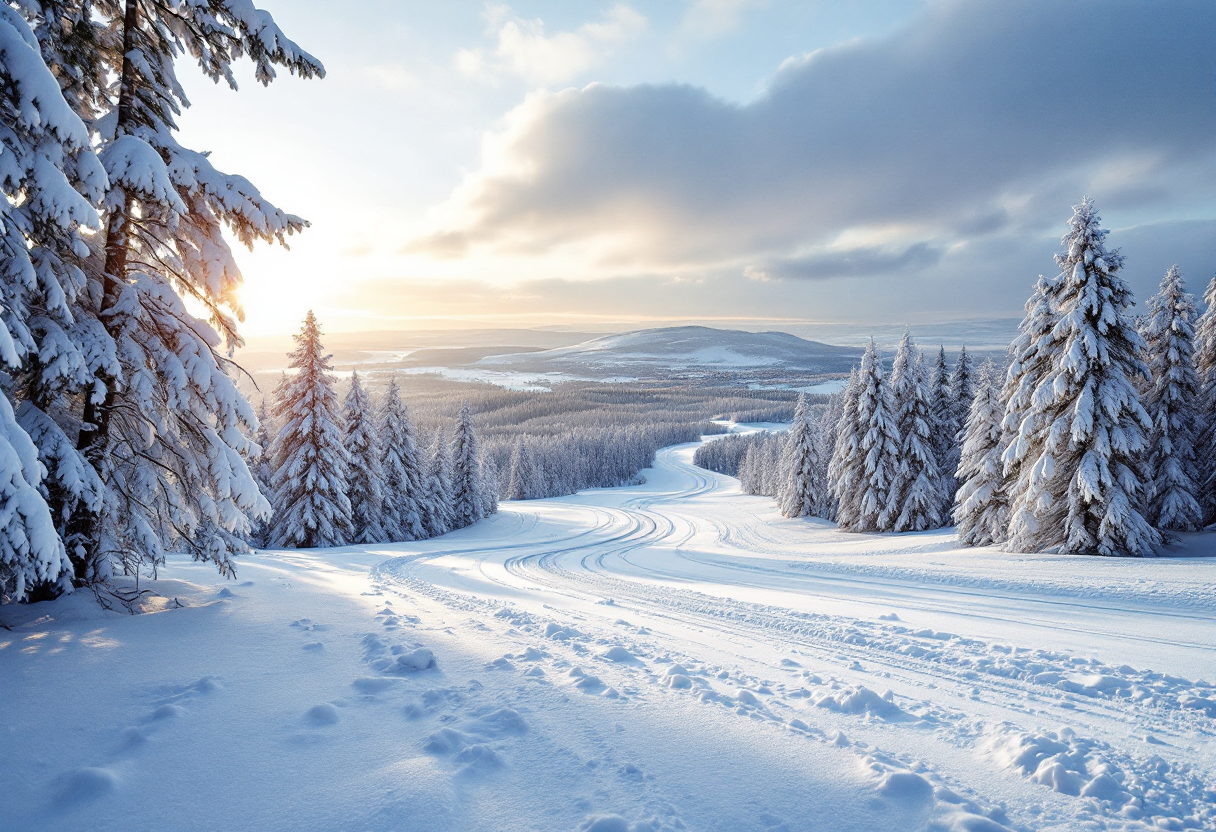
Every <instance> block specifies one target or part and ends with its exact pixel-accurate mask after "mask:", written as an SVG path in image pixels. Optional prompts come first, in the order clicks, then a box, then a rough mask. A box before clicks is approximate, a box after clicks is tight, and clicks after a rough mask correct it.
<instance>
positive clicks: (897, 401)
mask: <svg viewBox="0 0 1216 832" xmlns="http://www.w3.org/2000/svg"><path fill="white" fill-rule="evenodd" d="M925 386H926V385H925V371H924V359H923V357H922V356H921V352H920V350H918V349H917V348H916V345H915V344H914V343H913V342H912V336H911V335H910V334H909V333H908V331H907V330H904V337H903V340H901V341H900V342H899V349H898V350H897V351H896V353H895V363H894V365H893V366H892V369H891V405H892V410H893V412H894V422H895V435H896V437H897V438H898V442H899V450H898V456H897V457H896V464H895V466H894V473H893V474H892V475H891V479H890V483H891V486H890V497H889V498H888V502H889V503H890V504H891V506H892V508H891V511H892V512H893V513H894V514H895V521H894V526H893V530H894V531H897V532H920V531H924V530H926V529H936V528H938V527H939V526H941V525H942V515H941V506H942V502H943V501H942V481H941V475H940V474H939V472H938V468H937V456H936V454H935V453H934V448H933V433H932V429H931V425H932V416H931V414H930V411H929V395H928V391H927V390H926V389H925Z"/></svg>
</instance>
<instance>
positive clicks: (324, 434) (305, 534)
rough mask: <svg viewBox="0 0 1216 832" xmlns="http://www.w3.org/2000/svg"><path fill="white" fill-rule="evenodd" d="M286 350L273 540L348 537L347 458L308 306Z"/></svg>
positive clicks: (297, 544)
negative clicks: (290, 349)
mask: <svg viewBox="0 0 1216 832" xmlns="http://www.w3.org/2000/svg"><path fill="white" fill-rule="evenodd" d="M294 337H295V339H296V349H295V351H294V352H292V353H291V355H290V359H291V365H290V366H291V368H292V369H293V370H295V371H296V372H295V375H292V376H289V377H288V379H287V385H286V386H285V387H284V388H283V389H282V390H281V392H280V397H279V399H278V400H277V401H276V402H275V419H276V421H277V422H278V423H279V433H278V435H277V436H276V437H275V439H274V443H273V445H272V446H271V448H272V454H273V459H274V467H275V471H274V518H273V533H272V537H273V538H274V542H275V545H277V546H287V547H291V548H299V549H310V548H313V547H317V546H341V545H343V544H344V543H347V542H349V541H350V539H351V505H350V499H349V498H348V497H347V472H348V470H349V465H350V460H349V457H348V455H347V452H346V446H345V444H344V443H343V438H344V437H343V432H342V426H341V424H340V422H341V414H340V413H339V411H338V394H337V392H336V391H335V390H334V377H333V373H332V369H333V368H332V367H330V364H329V358H330V357H329V356H328V355H326V354H325V351H324V347H322V346H321V329H320V327H319V326H318V325H317V319H316V316H314V315H313V313H312V312H311V311H310V312H309V313H308V317H307V318H305V319H304V328H303V330H302V331H301V332H300V334H299V335H296V336H294Z"/></svg>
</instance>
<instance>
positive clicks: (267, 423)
mask: <svg viewBox="0 0 1216 832" xmlns="http://www.w3.org/2000/svg"><path fill="white" fill-rule="evenodd" d="M285 387H286V380H285V379H282V380H280V382H279V386H278V387H277V388H276V390H277V391H281V390H283V389H284V388H285ZM274 435H275V430H274V425H273V422H272V421H271V417H270V410H269V409H268V408H267V407H266V399H264V398H263V399H262V403H261V404H260V405H258V430H257V434H256V438H257V455H256V456H255V457H254V460H253V465H252V466H250V470H251V471H252V472H253V478H254V480H255V481H256V482H257V484H258V490H259V491H261V492H262V495H263V496H264V497H266V499H268V500H269V499H271V498H272V496H273V495H274V465H273V464H272V463H271V444H272V442H273V441H274V440H273V437H274ZM270 520H271V518H270V516H269V515H267V516H266V517H263V518H260V519H258V521H257V522H256V523H254V526H253V531H252V533H251V534H250V537H249V540H250V542H251V543H252V544H253V545H254V546H256V547H258V548H259V549H265V548H266V547H268V546H270V545H271V538H270Z"/></svg>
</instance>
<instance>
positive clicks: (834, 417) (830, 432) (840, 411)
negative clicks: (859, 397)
mask: <svg viewBox="0 0 1216 832" xmlns="http://www.w3.org/2000/svg"><path fill="white" fill-rule="evenodd" d="M846 386H847V383H846ZM844 398H845V395H844V391H843V390H841V391H839V392H837V393H833V394H832V395H831V396H829V397H828V404H827V407H825V408H824V409H823V413H822V414H821V415H820V417H819V423H818V424H817V425H815V426H814V427H815V441H817V442H818V443H819V447H820V449H821V450H820V452H819V454H818V461H819V475H818V476H819V480H820V482H822V483H823V490H822V491H821V492H820V503H819V506H818V508H817V509H816V511H815V514H816V515H818V516H819V517H822V518H824V519H825V520H832V521H835V520H836V512H837V506H838V502H837V500H836V492H835V491H834V489H833V488H832V473H831V471H832V459H833V458H835V456H836V426H837V425H838V424H839V423H840V417H841V416H843V415H844Z"/></svg>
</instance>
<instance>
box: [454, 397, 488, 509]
mask: <svg viewBox="0 0 1216 832" xmlns="http://www.w3.org/2000/svg"><path fill="white" fill-rule="evenodd" d="M484 492H485V482H484V481H483V480H482V478H481V455H480V453H479V452H478V450H477V432H476V430H475V429H474V427H473V414H472V412H471V411H470V410H469V406H468V405H467V404H464V405H461V407H460V416H459V417H458V418H457V419H456V432H455V434H454V435H453V436H452V521H453V523H454V524H455V526H454V527H455V528H457V529H462V528H464V527H465V526H471V525H473V524H474V523H476V522H477V521H478V520H480V519H481V518H482V517H484V516H485V515H484V514H483V513H482V512H483V511H484V510H485V497H484Z"/></svg>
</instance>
